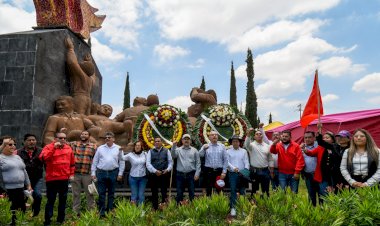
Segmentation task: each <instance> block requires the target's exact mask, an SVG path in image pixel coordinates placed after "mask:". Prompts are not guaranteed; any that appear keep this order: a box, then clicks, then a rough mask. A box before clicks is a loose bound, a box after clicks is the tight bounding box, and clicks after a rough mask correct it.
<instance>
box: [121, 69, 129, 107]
mask: <svg viewBox="0 0 380 226" xmlns="http://www.w3.org/2000/svg"><path fill="white" fill-rule="evenodd" d="M130 107H131V92H130V90H129V72H127V80H126V81H125V88H124V104H123V109H127V108H130Z"/></svg>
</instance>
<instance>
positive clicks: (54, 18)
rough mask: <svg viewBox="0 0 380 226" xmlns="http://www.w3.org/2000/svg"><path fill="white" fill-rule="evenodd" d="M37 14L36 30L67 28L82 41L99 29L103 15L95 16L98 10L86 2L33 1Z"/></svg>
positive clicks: (77, 0)
mask: <svg viewBox="0 0 380 226" xmlns="http://www.w3.org/2000/svg"><path fill="white" fill-rule="evenodd" d="M33 2H34V6H35V8H36V13H37V26H38V27H37V28H57V27H68V28H69V29H70V30H72V31H73V32H74V33H76V34H77V35H79V36H80V37H82V38H83V39H89V38H90V32H93V31H96V30H98V29H100V28H101V27H102V26H101V25H102V23H103V21H104V19H105V18H106V16H105V15H95V13H96V12H97V11H98V9H96V8H94V7H92V6H91V5H90V4H89V3H88V2H87V1H86V0H33Z"/></svg>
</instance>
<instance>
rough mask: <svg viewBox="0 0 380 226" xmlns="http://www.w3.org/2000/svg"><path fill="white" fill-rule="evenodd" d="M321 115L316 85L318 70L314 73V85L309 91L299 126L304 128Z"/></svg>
mask: <svg viewBox="0 0 380 226" xmlns="http://www.w3.org/2000/svg"><path fill="white" fill-rule="evenodd" d="M321 115H323V105H322V98H321V93H320V91H319V85H318V70H316V71H315V76H314V85H313V89H312V90H311V93H310V96H309V100H308V101H307V103H306V106H305V109H304V110H303V114H302V117H301V120H300V123H301V126H302V127H303V128H306V127H307V125H309V124H310V123H311V122H312V121H314V119H317V118H319V117H320V116H321Z"/></svg>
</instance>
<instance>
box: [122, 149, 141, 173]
mask: <svg viewBox="0 0 380 226" xmlns="http://www.w3.org/2000/svg"><path fill="white" fill-rule="evenodd" d="M122 158H123V160H124V161H129V162H130V163H131V166H132V167H131V171H130V172H129V175H131V176H132V177H144V176H145V175H146V153H145V152H142V153H141V154H139V155H137V154H135V153H134V152H130V153H128V154H126V155H123V157H122Z"/></svg>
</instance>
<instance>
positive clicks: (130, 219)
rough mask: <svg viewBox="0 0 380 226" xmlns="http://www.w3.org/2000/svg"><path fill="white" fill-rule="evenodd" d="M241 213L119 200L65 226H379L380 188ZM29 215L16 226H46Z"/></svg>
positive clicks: (261, 201) (289, 199)
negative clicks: (110, 207)
mask: <svg viewBox="0 0 380 226" xmlns="http://www.w3.org/2000/svg"><path fill="white" fill-rule="evenodd" d="M68 206H69V207H70V206H71V199H69V201H68ZM237 211H238V216H237V218H236V219H235V220H233V221H229V220H228V219H227V215H228V213H229V198H228V196H227V195H223V194H221V195H214V196H212V197H211V198H207V197H199V198H196V199H195V200H194V201H193V202H192V203H190V204H188V205H183V206H177V205H176V204H175V202H174V201H173V202H171V203H169V204H168V206H166V208H165V209H163V210H161V211H153V210H152V208H151V206H150V205H149V204H147V205H143V206H135V205H132V204H131V203H130V202H129V201H127V200H126V199H123V198H120V199H118V200H117V207H116V208H115V210H114V211H113V212H112V213H109V214H108V215H106V218H103V219H99V216H98V213H97V212H96V211H90V212H85V213H83V214H82V215H81V217H76V216H75V215H74V214H73V213H72V211H71V208H68V209H67V212H68V213H67V218H66V222H65V224H64V225H72V226H73V225H78V226H93V225H105V226H114V225H115V226H116V225H144V226H145V225H158V226H160V225H215V226H219V225H228V224H232V225H307V226H313V225H318V226H323V225H380V191H379V189H378V188H363V189H358V190H351V191H349V190H344V191H342V192H340V193H339V194H338V195H330V196H328V197H326V199H325V201H324V204H323V205H320V206H317V207H313V206H312V205H311V204H310V202H309V201H308V199H307V195H306V194H298V195H295V194H292V193H291V192H289V191H288V192H284V191H276V192H274V193H272V194H271V196H270V197H269V198H267V197H263V198H260V196H256V197H255V198H254V200H249V199H248V198H246V197H240V198H239V200H238V203H237ZM29 214H30V212H27V213H26V214H25V215H24V214H22V213H18V224H20V225H41V224H42V222H43V211H42V213H41V214H40V215H39V216H38V217H35V218H31V217H29ZM53 219H54V218H53ZM10 220H11V214H10V211H9V203H8V201H7V200H6V199H0V225H6V224H8V223H9V222H10Z"/></svg>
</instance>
